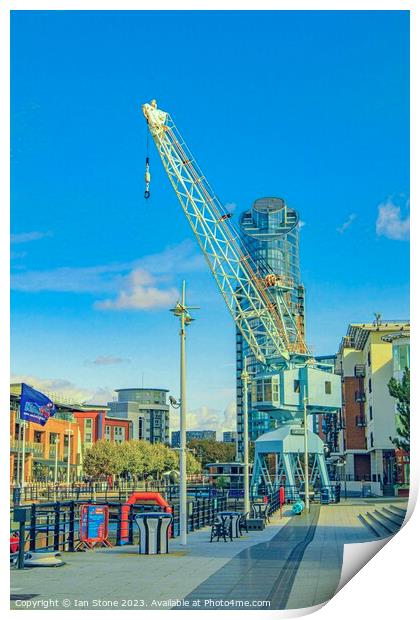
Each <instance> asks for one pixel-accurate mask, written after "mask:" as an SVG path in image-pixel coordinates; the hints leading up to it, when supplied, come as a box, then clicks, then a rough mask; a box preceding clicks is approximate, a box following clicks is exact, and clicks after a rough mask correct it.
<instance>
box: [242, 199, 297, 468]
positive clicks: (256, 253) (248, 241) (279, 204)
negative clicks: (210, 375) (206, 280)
mask: <svg viewBox="0 0 420 620" xmlns="http://www.w3.org/2000/svg"><path fill="white" fill-rule="evenodd" d="M240 228H241V232H242V236H243V240H244V242H245V245H246V247H247V248H248V250H249V253H250V255H251V256H252V258H253V259H254V261H255V263H256V266H257V268H258V269H259V270H260V272H261V275H262V274H270V275H271V274H272V275H275V276H276V278H277V281H280V282H281V286H282V289H283V296H284V299H285V302H286V303H287V305H288V307H289V309H290V312H291V314H292V316H293V318H294V320H295V322H296V325H297V326H298V329H299V331H300V333H301V334H302V336H303V338H304V337H305V291H304V287H303V285H302V283H301V281H300V269H299V216H298V214H297V212H296V211H295V210H293V209H291V208H289V207H288V206H287V204H286V202H285V201H284V200H283V199H282V198H275V197H266V198H259V199H258V200H256V201H255V202H254V204H253V206H252V208H251V209H249V210H248V211H245V212H244V213H242V215H241V217H240ZM267 292H268V294H270V293H269V290H268V289H267ZM273 301H274V300H273ZM245 357H246V358H247V369H248V371H249V372H250V373H253V374H254V373H257V374H258V373H260V372H262V371H263V368H262V367H261V364H260V363H259V362H258V361H257V360H256V359H255V358H254V356H253V355H252V353H251V351H250V350H249V347H248V345H247V343H246V341H245V340H244V338H243V337H242V335H241V333H240V332H239V331H237V334H236V384H237V394H236V401H237V432H238V437H237V458H238V460H239V461H240V460H242V458H243V413H242V382H241V373H242V370H243V360H244V358H245ZM268 391H269V386H268V385H267V392H268ZM263 400H264V401H267V400H270V394H268V393H267V394H264V398H263ZM277 424H278V423H277V422H276V420H274V419H272V418H271V417H270V415H269V412H268V411H256V410H255V409H252V406H251V399H250V401H249V438H250V440H251V441H255V440H256V439H257V437H259V436H260V435H262V434H263V433H267V432H269V431H271V430H273V429H274V428H276V425H277Z"/></svg>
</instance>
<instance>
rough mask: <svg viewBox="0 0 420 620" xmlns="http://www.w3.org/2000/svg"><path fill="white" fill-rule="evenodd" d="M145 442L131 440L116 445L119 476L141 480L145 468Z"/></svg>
mask: <svg viewBox="0 0 420 620" xmlns="http://www.w3.org/2000/svg"><path fill="white" fill-rule="evenodd" d="M149 445H150V444H149V443H148V442H147V441H143V440H139V439H133V440H131V441H124V442H123V443H121V444H118V451H119V453H120V459H121V472H120V473H121V474H123V475H128V474H130V475H131V476H134V477H136V478H141V477H142V476H143V475H144V473H145V471H146V468H147V462H148V460H149V459H148V452H149V450H148V448H149Z"/></svg>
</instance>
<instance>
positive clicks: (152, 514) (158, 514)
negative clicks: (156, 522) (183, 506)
mask: <svg viewBox="0 0 420 620" xmlns="http://www.w3.org/2000/svg"><path fill="white" fill-rule="evenodd" d="M164 517H167V518H169V519H171V518H172V514H171V513H170V512H138V513H137V514H135V515H134V518H135V519H138V518H142V519H160V518H164Z"/></svg>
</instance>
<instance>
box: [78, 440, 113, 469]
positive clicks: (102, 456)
mask: <svg viewBox="0 0 420 620" xmlns="http://www.w3.org/2000/svg"><path fill="white" fill-rule="evenodd" d="M120 469H121V459H120V456H119V453H118V446H117V444H115V443H111V442H109V441H105V440H104V439H101V440H99V441H97V442H96V443H95V444H93V446H92V447H91V448H89V449H88V450H87V451H86V453H85V455H84V460H83V471H84V472H85V474H87V475H88V476H92V477H93V478H99V477H100V476H111V475H113V474H119V473H120Z"/></svg>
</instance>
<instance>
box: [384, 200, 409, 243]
mask: <svg viewBox="0 0 420 620" xmlns="http://www.w3.org/2000/svg"><path fill="white" fill-rule="evenodd" d="M376 234H377V235H378V237H387V238H388V239H393V240H395V241H405V240H408V239H409V238H410V216H409V215H407V217H405V218H404V217H403V216H402V214H401V207H398V206H397V205H395V204H394V203H393V201H392V200H391V199H388V200H387V201H386V202H385V203H381V204H380V205H379V206H378V217H377V219H376Z"/></svg>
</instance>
